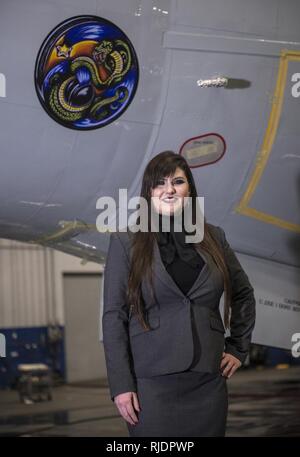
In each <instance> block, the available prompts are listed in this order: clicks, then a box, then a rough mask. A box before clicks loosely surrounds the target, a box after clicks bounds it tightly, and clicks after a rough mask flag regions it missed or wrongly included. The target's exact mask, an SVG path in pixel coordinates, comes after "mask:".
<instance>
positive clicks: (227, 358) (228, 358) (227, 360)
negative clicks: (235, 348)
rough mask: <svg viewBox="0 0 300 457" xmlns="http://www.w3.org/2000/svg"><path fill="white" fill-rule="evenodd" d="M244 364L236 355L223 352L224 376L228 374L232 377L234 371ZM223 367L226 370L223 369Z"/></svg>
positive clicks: (222, 365) (228, 376)
mask: <svg viewBox="0 0 300 457" xmlns="http://www.w3.org/2000/svg"><path fill="white" fill-rule="evenodd" d="M241 365H242V362H241V361H240V360H239V359H237V358H236V357H234V355H232V354H227V353H226V352H223V357H222V362H221V367H220V368H221V370H222V376H226V377H227V378H230V377H231V376H232V375H233V373H234V372H235V371H236V370H237V369H238V368H239V367H240V366H241ZM223 367H225V368H224V370H223Z"/></svg>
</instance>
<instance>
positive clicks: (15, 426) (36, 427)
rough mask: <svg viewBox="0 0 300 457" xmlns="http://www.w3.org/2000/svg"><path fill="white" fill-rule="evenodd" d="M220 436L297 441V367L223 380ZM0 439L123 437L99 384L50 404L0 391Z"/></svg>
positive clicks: (56, 396) (71, 389)
mask: <svg viewBox="0 0 300 457" xmlns="http://www.w3.org/2000/svg"><path fill="white" fill-rule="evenodd" d="M227 385H228V392H229V414H228V422H227V434H226V436H237V437H238V436H300V367H299V366H292V367H289V368H286V369H278V368H262V367H258V368H256V369H254V368H248V369H242V370H240V371H238V372H236V373H235V375H234V376H233V377H232V378H231V379H229V380H228V381H227ZM0 436H105V437H121V436H128V435H127V427H126V424H125V422H124V420H123V419H122V418H120V416H119V414H118V411H117V408H116V407H115V405H114V404H113V403H112V401H111V399H110V397H109V391H108V387H107V385H106V383H105V382H102V383H101V381H98V382H89V383H83V384H80V385H78V384H77V385H64V386H60V387H56V388H55V389H54V391H53V400H52V401H50V402H48V401H43V402H38V403H33V404H29V405H25V404H21V403H20V402H19V399H18V393H17V392H16V391H14V390H11V391H0Z"/></svg>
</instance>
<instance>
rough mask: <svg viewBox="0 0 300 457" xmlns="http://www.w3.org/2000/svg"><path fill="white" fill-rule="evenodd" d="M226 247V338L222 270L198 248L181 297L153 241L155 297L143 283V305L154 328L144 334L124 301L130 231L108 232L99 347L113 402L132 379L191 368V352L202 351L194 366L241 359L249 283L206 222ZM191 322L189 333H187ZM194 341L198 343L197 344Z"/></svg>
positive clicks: (251, 310) (251, 320) (250, 302)
mask: <svg viewBox="0 0 300 457" xmlns="http://www.w3.org/2000/svg"><path fill="white" fill-rule="evenodd" d="M210 227H211V228H212V230H213V232H214V234H215V237H216V239H217V240H218V242H219V243H220V245H221V246H222V249H223V250H224V254H225V259H226V263H227V266H228V269H229V274H230V279H231V284H232V303H231V306H232V316H231V322H230V336H229V337H226V338H225V335H224V333H225V329H224V326H223V322H222V318H221V314H220V310H219V304H220V298H221V295H222V293H223V291H224V283H223V276H222V273H221V272H220V271H219V270H218V268H217V266H216V265H215V263H214V262H213V260H212V257H211V256H210V255H209V254H207V253H205V252H203V253H201V256H202V257H203V260H204V262H205V264H204V266H203V268H202V270H201V272H200V274H199V276H198V278H197V280H196V281H195V283H194V284H193V286H192V287H191V289H190V290H189V292H188V293H187V295H185V294H184V293H183V292H182V291H181V290H180V288H179V287H178V286H177V284H176V283H175V282H174V280H173V279H172V277H171V276H170V275H169V273H168V272H167V270H166V269H165V266H164V264H163V262H162V260H161V257H160V252H159V247H158V245H157V243H156V242H155V243H154V277H153V282H154V290H155V297H156V301H155V302H153V301H152V298H151V295H150V289H149V285H148V282H147V281H145V280H143V282H142V294H143V301H144V306H145V309H146V312H147V316H148V322H149V324H150V326H151V330H149V331H145V330H144V329H143V327H142V326H141V324H140V322H139V320H138V319H137V317H136V316H135V315H134V314H133V315H130V314H131V313H129V312H128V307H127V305H126V303H125V293H126V289H127V281H128V273H129V265H130V258H131V238H130V237H131V235H132V234H131V233H130V232H117V233H111V236H110V244H109V250H108V254H107V259H106V265H105V270H104V295H103V297H104V305H103V317H102V329H103V345H104V352H105V359H106V366H107V375H108V382H109V387H110V394H111V399H112V400H113V397H114V396H116V395H118V394H120V393H124V392H130V391H135V392H136V391H137V388H136V386H137V384H136V377H149V376H156V375H163V374H167V373H174V372H179V371H184V370H186V369H188V368H189V367H190V366H191V364H192V362H193V360H194V350H195V351H197V352H199V353H200V357H198V360H197V362H196V364H195V363H194V362H193V368H192V370H193V371H200V372H203V371H204V372H209V373H214V372H218V371H220V364H221V358H222V353H223V351H225V352H227V353H230V354H233V355H234V356H235V357H237V358H238V359H239V360H240V361H241V362H242V363H243V362H244V361H245V359H246V357H247V354H248V351H249V345H250V341H251V334H252V331H253V328H254V324H255V298H254V294H253V287H252V286H251V284H250V282H249V279H248V276H247V275H246V273H245V271H244V270H243V268H242V266H241V264H240V262H239V261H238V259H237V257H236V255H235V253H234V252H233V250H232V249H231V247H230V246H229V244H228V242H227V240H226V237H225V233H224V231H223V229H222V228H221V227H216V226H213V225H211V224H210ZM192 325H194V330H195V331H194V332H193V331H192ZM196 346H197V347H196Z"/></svg>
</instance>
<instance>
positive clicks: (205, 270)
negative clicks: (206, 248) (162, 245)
mask: <svg viewBox="0 0 300 457" xmlns="http://www.w3.org/2000/svg"><path fill="white" fill-rule="evenodd" d="M197 252H198V253H199V255H200V256H201V257H202V259H203V261H204V265H203V267H202V269H201V271H200V273H199V275H198V277H197V279H196V281H195V282H194V284H193V285H192V287H191V288H190V290H189V291H188V293H187V295H191V294H192V293H193V292H195V291H196V290H197V289H198V287H200V286H201V285H202V284H203V282H204V281H206V279H207V277H208V275H209V272H210V271H209V262H208V258H207V254H206V253H203V252H202V251H201V252H199V251H197ZM153 254H154V274H156V276H157V277H158V278H159V279H160V280H161V281H162V282H163V283H164V284H165V285H166V286H167V287H169V288H170V289H172V290H173V291H174V292H175V293H177V294H179V295H181V296H182V297H185V296H186V295H185V294H184V293H183V292H182V290H181V289H180V288H179V287H178V286H177V284H176V282H175V281H174V280H173V278H172V276H171V275H169V273H168V272H167V270H166V267H165V265H164V263H163V261H162V259H161V256H160V251H159V247H158V244H157V241H156V240H155V241H154V253H153Z"/></svg>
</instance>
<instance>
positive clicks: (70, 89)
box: [35, 16, 139, 130]
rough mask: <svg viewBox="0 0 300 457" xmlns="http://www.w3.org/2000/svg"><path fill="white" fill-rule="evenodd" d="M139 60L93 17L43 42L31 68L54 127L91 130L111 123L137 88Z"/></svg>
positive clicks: (62, 27)
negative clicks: (62, 126)
mask: <svg viewBox="0 0 300 457" xmlns="http://www.w3.org/2000/svg"><path fill="white" fill-rule="evenodd" d="M138 76H139V69H138V60H137V56H136V53H135V50H134V48H133V46H132V44H131V42H130V41H129V39H128V38H127V36H126V35H125V33H124V32H122V30H120V29H119V27H117V26H116V25H114V24H113V23H112V22H110V21H108V20H106V19H103V18H100V17H97V16H75V17H72V18H70V19H67V20H66V21H64V22H62V23H61V24H59V25H58V26H57V27H56V28H55V29H54V30H52V32H50V33H49V35H48V36H47V38H46V39H45V40H44V42H43V44H42V46H41V48H40V50H39V53H38V56H37V60H36V64H35V87H36V91H37V94H38V98H39V100H40V102H41V104H42V106H43V107H44V109H45V110H46V111H47V113H48V114H49V115H50V116H51V117H52V118H53V119H54V120H55V121H57V122H59V123H60V124H62V125H64V126H65V127H69V128H72V129H77V130H89V129H95V128H99V127H104V126H105V125H107V124H109V123H111V122H113V121H115V120H116V119H117V118H118V117H119V116H121V114H122V113H123V112H124V111H125V110H126V109H127V108H128V106H129V105H130V103H131V101H132V99H133V97H134V94H135V91H136V88H137V84H138Z"/></svg>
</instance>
